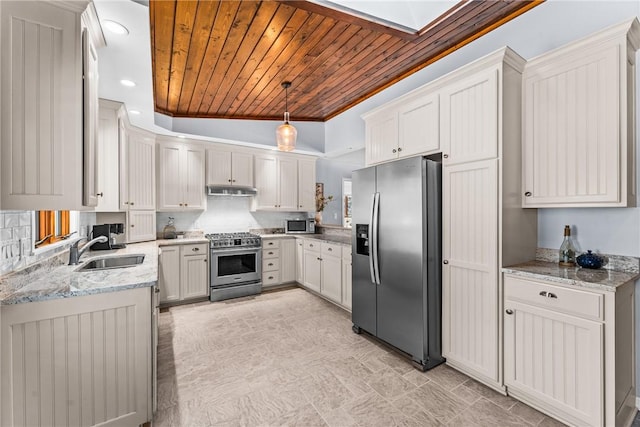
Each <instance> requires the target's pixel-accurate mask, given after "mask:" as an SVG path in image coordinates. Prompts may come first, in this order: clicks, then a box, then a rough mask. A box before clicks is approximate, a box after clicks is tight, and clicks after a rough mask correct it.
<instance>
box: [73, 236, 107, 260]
mask: <svg viewBox="0 0 640 427" xmlns="http://www.w3.org/2000/svg"><path fill="white" fill-rule="evenodd" d="M85 239H87V237H81V238H79V239H78V240H76V241H75V242H73V243H72V244H71V247H69V265H78V261H80V257H81V256H82V254H83V253H85V251H86V250H87V249H89V248H90V247H91V246H92V245H93V244H94V243H98V242H100V243H105V242H106V241H107V240H109V239H108V238H107V236H98V237H96V238H95V239H93V240H89V241H88V242H87V243H85V245H84V246H83V247H82V249H78V244H79V243H80V242H81V241H83V240H85Z"/></svg>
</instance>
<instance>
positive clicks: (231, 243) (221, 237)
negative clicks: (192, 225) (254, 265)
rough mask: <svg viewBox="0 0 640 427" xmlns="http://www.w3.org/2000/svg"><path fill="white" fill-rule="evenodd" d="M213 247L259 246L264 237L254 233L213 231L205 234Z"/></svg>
mask: <svg viewBox="0 0 640 427" xmlns="http://www.w3.org/2000/svg"><path fill="white" fill-rule="evenodd" d="M204 237H206V238H207V239H209V246H210V247H211V248H233V247H244V248H246V247H259V246H261V245H262V238H260V236H258V235H257V234H252V233H246V232H242V233H211V234H205V236H204Z"/></svg>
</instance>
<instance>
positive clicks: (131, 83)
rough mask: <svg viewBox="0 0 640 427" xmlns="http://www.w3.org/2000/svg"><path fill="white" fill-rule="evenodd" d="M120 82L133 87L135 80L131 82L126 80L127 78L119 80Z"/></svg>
mask: <svg viewBox="0 0 640 427" xmlns="http://www.w3.org/2000/svg"><path fill="white" fill-rule="evenodd" d="M120 84H121V85H122V86H126V87H134V86H135V85H136V83H135V82H132V81H131V80H127V79H122V80H120Z"/></svg>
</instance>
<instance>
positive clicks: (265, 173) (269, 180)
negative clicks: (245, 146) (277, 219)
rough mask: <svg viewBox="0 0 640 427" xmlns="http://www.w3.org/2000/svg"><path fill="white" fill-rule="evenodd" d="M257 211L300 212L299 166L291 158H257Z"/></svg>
mask: <svg viewBox="0 0 640 427" xmlns="http://www.w3.org/2000/svg"><path fill="white" fill-rule="evenodd" d="M255 172H256V173H255V183H256V190H257V191H258V194H257V195H256V197H255V199H256V200H255V203H256V207H255V208H256V210H276V211H285V212H295V211H297V210H298V164H297V161H296V160H295V159H293V158H290V157H279V156H275V155H263V154H260V155H258V154H257V155H256V156H255Z"/></svg>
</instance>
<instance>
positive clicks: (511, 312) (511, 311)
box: [505, 308, 513, 315]
mask: <svg viewBox="0 0 640 427" xmlns="http://www.w3.org/2000/svg"><path fill="white" fill-rule="evenodd" d="M505 313H507V314H508V315H512V314H513V310H511V309H510V308H507V309H506V310H505Z"/></svg>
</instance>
